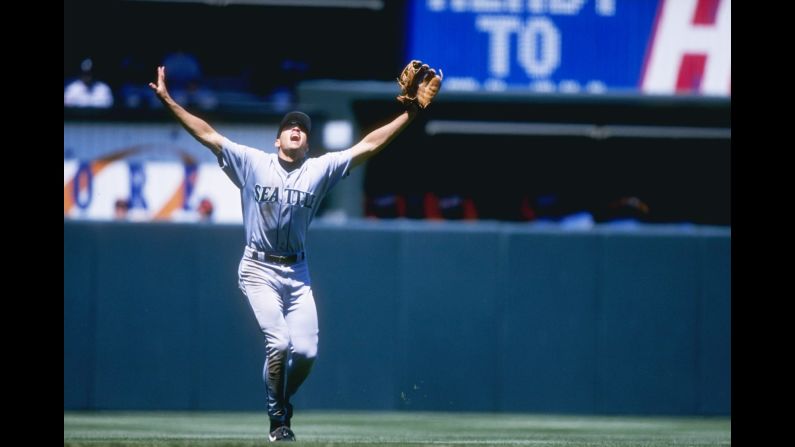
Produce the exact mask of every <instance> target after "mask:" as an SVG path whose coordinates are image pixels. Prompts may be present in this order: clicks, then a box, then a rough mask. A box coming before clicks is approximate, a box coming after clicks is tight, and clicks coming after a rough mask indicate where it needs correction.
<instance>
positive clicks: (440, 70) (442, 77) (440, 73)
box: [439, 68, 444, 82]
mask: <svg viewBox="0 0 795 447" xmlns="http://www.w3.org/2000/svg"><path fill="white" fill-rule="evenodd" d="M442 79H444V73H442V69H441V68H440V69H439V81H440V82H441V80H442Z"/></svg>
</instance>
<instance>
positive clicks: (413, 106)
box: [351, 60, 444, 168]
mask: <svg viewBox="0 0 795 447" xmlns="http://www.w3.org/2000/svg"><path fill="white" fill-rule="evenodd" d="M443 76H444V75H443V74H442V71H441V70H439V74H438V75H437V74H436V71H435V70H433V69H431V68H430V67H428V65H427V64H423V63H422V61H418V60H413V61H411V62H409V64H408V65H406V67H405V68H403V71H402V72H401V73H400V76H399V77H398V85H399V86H400V96H398V97H397V99H398V101H399V102H400V103H402V104H403V105H405V106H406V111H405V112H403V113H401V114H400V115H398V116H397V118H395V119H393V120H392V121H391V122H389V123H388V124H385V125H383V126H381V127H379V128H378V129H376V130H374V131H372V132H370V133H368V134H367V135H366V136H365V137H364V138H363V139H362V141H360V142H358V143H357V144H356V145H354V146H353V147H352V148H351V150H352V151H353V157H352V160H351V168H355V167H356V166H358V165H360V164H362V163H364V162H365V161H367V159H369V158H370V157H372V156H373V155H375V154H377V153H378V152H380V151H381V149H383V148H385V147H386V146H387V145H388V144H389V143H390V142H391V141H392V140H393V139H395V137H396V136H398V135H399V134H400V132H402V131H403V129H405V128H406V127H407V126H408V125H409V123H411V121H412V120H414V118H415V117H416V116H417V113H418V112H419V110H420V109H424V108H426V107H428V106H429V105H430V104H431V102H432V101H433V98H434V97H435V96H436V94H437V93H438V92H439V89H440V88H441V85H442V77H443Z"/></svg>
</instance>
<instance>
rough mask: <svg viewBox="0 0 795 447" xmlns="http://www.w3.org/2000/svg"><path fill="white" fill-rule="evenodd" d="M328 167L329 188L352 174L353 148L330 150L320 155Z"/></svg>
mask: <svg viewBox="0 0 795 447" xmlns="http://www.w3.org/2000/svg"><path fill="white" fill-rule="evenodd" d="M320 158H322V159H323V162H324V163H325V167H326V174H327V175H328V179H329V186H328V187H329V189H331V188H332V187H334V185H336V184H337V182H338V181H340V180H341V179H342V178H344V177H347V176H348V174H350V168H351V160H352V159H353V158H352V153H351V150H350V149H348V150H345V151H340V152H330V153H328V154H325V155H323V156H322V157H320Z"/></svg>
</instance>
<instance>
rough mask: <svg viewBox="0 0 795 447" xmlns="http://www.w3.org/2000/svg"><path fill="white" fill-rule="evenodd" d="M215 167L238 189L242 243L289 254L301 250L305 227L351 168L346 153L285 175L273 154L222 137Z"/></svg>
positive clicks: (324, 157)
mask: <svg viewBox="0 0 795 447" xmlns="http://www.w3.org/2000/svg"><path fill="white" fill-rule="evenodd" d="M218 164H219V165H220V166H221V169H223V171H224V172H225V173H226V175H227V176H228V177H229V178H230V179H231V180H232V182H233V183H234V184H235V185H236V186H237V187H238V188H240V200H241V202H242V205H243V224H244V226H245V230H246V242H247V244H248V245H250V246H252V247H253V248H255V249H256V250H260V251H266V252H271V253H276V254H293V253H298V252H300V251H303V250H304V242H305V240H306V232H307V230H308V229H309V223H310V222H312V218H313V217H314V216H315V213H316V212H317V208H318V206H319V205H320V201H321V200H323V197H325V195H326V193H328V191H329V190H331V188H333V187H334V185H336V184H337V182H338V181H339V180H340V179H341V178H343V177H344V176H345V174H346V172H347V170H348V169H349V168H350V164H351V151H350V149H349V150H345V151H341V152H330V153H327V154H324V155H321V156H320V157H315V158H308V159H306V160H305V161H304V163H303V164H302V165H301V167H299V168H297V169H295V170H293V171H292V172H287V171H286V170H285V169H284V168H282V166H281V164H279V160H278V155H277V154H272V153H266V152H263V151H261V150H259V149H254V148H252V147H248V146H244V145H242V144H237V143H235V142H233V141H230V140H229V139H226V138H224V141H223V143H222V145H221V153H220V154H219V155H218Z"/></svg>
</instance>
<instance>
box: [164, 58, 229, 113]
mask: <svg viewBox="0 0 795 447" xmlns="http://www.w3.org/2000/svg"><path fill="white" fill-rule="evenodd" d="M163 66H165V67H166V73H167V75H168V84H169V86H168V87H169V90H170V91H171V97H172V98H174V100H175V101H177V102H178V103H180V104H182V106H184V107H198V108H200V109H204V110H210V109H214V108H215V107H216V106H218V96H217V95H216V94H215V92H214V91H213V90H211V89H209V88H207V87H206V86H204V85H203V84H202V79H203V76H202V71H201V67H200V65H199V61H198V60H196V57H195V56H193V55H192V54H189V53H185V52H182V51H177V52H174V53H170V54H168V55H166V57H165V58H164V59H163ZM151 98H152V103H151V105H152V107H162V104H161V103H160V101H158V100H157V98H156V97H154V96H152V97H151Z"/></svg>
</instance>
